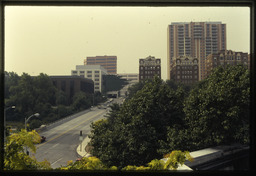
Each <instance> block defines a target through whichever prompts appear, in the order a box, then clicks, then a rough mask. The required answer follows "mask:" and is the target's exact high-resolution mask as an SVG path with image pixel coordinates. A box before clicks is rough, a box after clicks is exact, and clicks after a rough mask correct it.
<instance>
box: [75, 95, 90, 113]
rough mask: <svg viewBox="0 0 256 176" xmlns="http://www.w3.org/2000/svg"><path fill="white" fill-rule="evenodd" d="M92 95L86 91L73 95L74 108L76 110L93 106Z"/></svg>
mask: <svg viewBox="0 0 256 176" xmlns="http://www.w3.org/2000/svg"><path fill="white" fill-rule="evenodd" d="M91 105H92V104H91V99H90V96H89V95H87V94H86V93H84V92H78V93H76V94H75V96H74V97H73V104H72V106H73V109H74V110H75V111H80V110H85V109H88V108H90V107H91Z"/></svg>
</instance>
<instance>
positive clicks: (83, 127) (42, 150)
mask: <svg viewBox="0 0 256 176" xmlns="http://www.w3.org/2000/svg"><path fill="white" fill-rule="evenodd" d="M105 114H106V109H98V108H96V107H94V108H93V110H92V111H87V112H86V113H85V114H82V115H80V116H78V117H75V118H73V119H71V120H69V121H66V122H63V123H62V124H60V125H58V126H55V127H53V128H50V129H46V130H45V131H43V132H41V133H39V134H40V135H41V136H45V137H46V141H45V142H43V143H41V144H38V145H37V151H36V154H33V153H30V155H35V157H36V159H37V160H38V161H43V160H44V159H46V160H47V161H49V162H50V163H51V167H52V168H57V167H60V166H61V165H62V166H65V165H67V162H68V161H69V160H73V161H75V160H76V159H77V158H78V157H79V156H78V154H77V153H76V148H77V146H78V145H79V143H80V141H79V135H80V131H82V133H83V138H85V137H86V136H87V135H88V134H89V133H90V124H91V122H93V121H97V120H99V119H102V118H104V115H105Z"/></svg>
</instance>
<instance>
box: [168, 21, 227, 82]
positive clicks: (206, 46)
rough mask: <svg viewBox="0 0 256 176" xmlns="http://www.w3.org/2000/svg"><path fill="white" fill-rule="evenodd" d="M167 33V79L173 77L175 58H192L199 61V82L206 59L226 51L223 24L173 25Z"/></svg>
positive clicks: (195, 23) (190, 23)
mask: <svg viewBox="0 0 256 176" xmlns="http://www.w3.org/2000/svg"><path fill="white" fill-rule="evenodd" d="M167 31H168V32H167V36H168V38H167V41H168V43H167V46H168V49H167V79H170V77H171V75H170V73H171V65H172V62H173V58H177V57H179V56H191V57H193V58H197V59H198V61H199V80H202V75H203V74H205V73H204V72H206V68H205V59H206V57H207V56H208V55H209V54H213V53H218V52H219V51H220V50H226V24H222V23H221V22H188V23H186V22H179V23H171V25H169V26H168V30H167Z"/></svg>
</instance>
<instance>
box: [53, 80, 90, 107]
mask: <svg viewBox="0 0 256 176" xmlns="http://www.w3.org/2000/svg"><path fill="white" fill-rule="evenodd" d="M50 78H51V80H52V82H53V85H54V86H55V87H56V88H57V89H59V90H62V91H63V92H65V94H66V95H67V98H68V103H69V104H70V103H72V98H73V96H74V95H75V94H76V93H78V92H80V91H82V92H85V93H89V94H92V93H93V92H94V83H93V81H92V80H90V79H86V78H84V77H81V76H50Z"/></svg>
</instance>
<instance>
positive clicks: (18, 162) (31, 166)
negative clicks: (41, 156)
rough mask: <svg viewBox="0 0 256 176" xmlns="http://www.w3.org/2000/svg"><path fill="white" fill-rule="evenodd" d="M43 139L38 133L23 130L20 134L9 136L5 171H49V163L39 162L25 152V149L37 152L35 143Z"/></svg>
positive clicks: (5, 154) (5, 156)
mask: <svg viewBox="0 0 256 176" xmlns="http://www.w3.org/2000/svg"><path fill="white" fill-rule="evenodd" d="M40 141H41V137H40V136H39V135H38V133H37V132H36V131H34V130H33V131H31V132H27V131H26V130H24V129H22V130H21V131H20V132H19V133H14V134H12V135H11V136H8V138H7V143H6V147H5V153H4V169H5V170H48V169H50V168H51V167H50V163H49V162H47V161H43V162H38V161H37V160H36V159H35V158H31V157H30V156H29V155H27V154H26V153H25V151H24V148H26V147H27V148H28V149H30V150H31V151H32V152H34V153H35V152H36V146H35V145H34V144H35V143H39V142H40Z"/></svg>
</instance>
